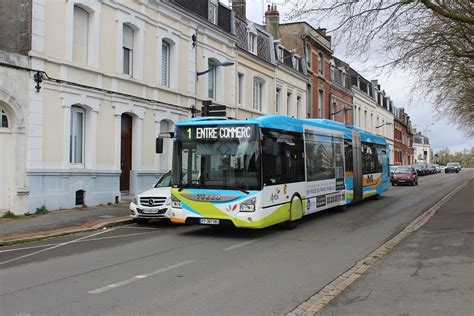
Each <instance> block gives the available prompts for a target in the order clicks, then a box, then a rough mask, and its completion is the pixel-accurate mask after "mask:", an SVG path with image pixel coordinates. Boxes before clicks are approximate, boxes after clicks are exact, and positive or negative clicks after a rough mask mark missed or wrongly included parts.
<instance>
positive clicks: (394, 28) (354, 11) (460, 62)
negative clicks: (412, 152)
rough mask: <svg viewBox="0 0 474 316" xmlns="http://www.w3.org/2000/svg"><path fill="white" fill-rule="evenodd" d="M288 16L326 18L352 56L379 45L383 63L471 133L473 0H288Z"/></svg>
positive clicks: (362, 55)
mask: <svg viewBox="0 0 474 316" xmlns="http://www.w3.org/2000/svg"><path fill="white" fill-rule="evenodd" d="M292 1H293V2H292V5H293V8H292V11H291V13H290V14H289V15H288V16H287V18H288V19H292V20H293V19H301V18H307V19H309V20H310V21H313V22H318V24H324V21H325V20H328V18H330V20H331V21H333V22H334V21H335V23H336V25H335V27H334V29H333V30H332V32H333V35H334V36H335V37H336V38H338V40H339V41H344V42H346V43H347V45H349V47H351V51H350V52H351V55H352V56H353V57H358V58H362V59H364V60H367V59H368V57H369V55H371V54H372V52H373V51H374V49H373V48H374V46H377V45H378V46H379V48H380V49H381V51H382V52H383V61H382V62H381V63H380V64H379V66H382V67H398V68H400V69H403V70H406V71H409V72H411V73H412V74H413V75H414V76H415V77H416V78H417V80H416V83H415V86H414V89H418V90H421V91H423V92H425V93H426V95H427V96H429V97H431V98H432V100H433V103H434V104H435V109H436V110H437V111H438V112H440V113H442V114H441V115H447V116H449V117H451V118H452V120H453V121H454V122H455V123H457V124H458V125H459V126H460V127H462V128H463V130H464V131H465V132H466V134H467V135H468V136H471V137H472V136H474V43H473V41H474V1H471V0H364V1H359V0H316V1H312V0H303V1H301V0H292Z"/></svg>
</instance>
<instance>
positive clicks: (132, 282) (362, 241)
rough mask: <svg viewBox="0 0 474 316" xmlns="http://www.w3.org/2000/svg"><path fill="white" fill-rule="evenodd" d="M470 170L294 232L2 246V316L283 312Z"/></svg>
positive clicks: (157, 226) (152, 232) (160, 231)
mask: <svg viewBox="0 0 474 316" xmlns="http://www.w3.org/2000/svg"><path fill="white" fill-rule="evenodd" d="M473 176H474V170H463V171H462V172H461V173H460V174H438V175H432V176H428V177H421V178H420V181H419V185H418V186H416V187H408V186H407V187H392V188H391V190H390V191H389V192H388V193H386V194H384V196H383V198H382V199H381V200H379V201H366V202H363V203H360V204H358V205H356V206H353V207H350V208H348V210H347V212H345V213H336V212H331V211H325V212H321V213H318V214H315V215H312V216H309V217H307V218H305V219H304V220H303V223H302V224H301V225H300V226H299V227H298V228H297V229H295V230H291V231H285V230H283V229H281V228H280V227H272V228H268V229H265V230H260V231H248V230H235V229H218V228H215V227H203V226H178V227H176V226H172V225H170V224H165V223H160V222H156V223H152V224H150V225H147V226H136V225H129V226H122V227H115V228H112V229H107V230H101V231H96V232H92V233H91V232H89V233H87V234H76V235H73V236H67V237H61V238H52V239H48V240H43V241H41V242H34V243H28V244H24V245H16V246H12V247H2V248H0V269H1V270H0V314H1V315H11V314H18V313H24V314H48V315H50V314H171V315H186V314H197V315H223V314H226V315H227V314H232V315H250V314H284V313H287V312H289V311H291V310H293V309H294V307H295V306H297V305H299V304H300V303H301V302H303V301H305V300H306V299H307V298H308V297H309V296H311V295H312V294H314V293H315V292H316V291H318V290H319V289H320V288H321V287H323V286H324V285H325V284H327V283H328V282H330V281H331V280H333V279H334V278H335V277H337V276H338V275H339V274H341V273H343V272H344V271H346V270H347V269H348V268H350V267H351V266H352V265H353V264H354V263H355V262H356V261H357V260H359V259H361V258H363V257H365V256H366V255H367V254H368V253H369V252H371V251H372V250H373V249H375V248H376V247H377V246H378V245H380V244H381V243H382V242H384V241H385V240H387V239H388V238H389V237H391V236H393V235H394V234H396V233H398V232H399V231H400V230H401V229H402V228H403V227H404V226H406V225H407V224H408V223H409V222H410V221H411V220H413V219H414V218H415V217H416V216H417V215H419V214H421V213H422V212H423V211H424V210H426V209H427V208H429V207H430V206H432V205H433V204H435V203H436V202H437V201H438V200H440V199H441V198H442V197H443V196H444V195H446V194H447V193H448V192H450V191H452V190H453V189H454V188H456V187H457V186H459V185H460V184H462V183H464V182H465V181H466V180H468V179H469V178H472V177H473Z"/></svg>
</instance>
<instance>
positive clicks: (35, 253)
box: [0, 228, 114, 265]
mask: <svg viewBox="0 0 474 316" xmlns="http://www.w3.org/2000/svg"><path fill="white" fill-rule="evenodd" d="M113 230H114V229H113V228H112V229H107V230H103V231H100V232H98V233H95V234H92V235H88V236H84V237H81V238H77V239H74V240H71V241H68V242H63V243H60V244H58V245H55V246H52V247H49V248H46V249H42V250H39V251H36V252H32V253H29V254H27V255H24V256H20V257H17V258H13V259H10V260H7V261H3V262H0V265H2V264H6V263H10V262H13V261H17V260H20V259H24V258H28V257H31V256H34V255H37V254H40V253H42V252H45V251H48V250H52V249H55V248H59V247H61V246H65V245H69V244H72V243H74V242H78V241H80V240H83V239H86V238H89V237H93V236H97V235H100V234H104V233H108V232H111V231H113Z"/></svg>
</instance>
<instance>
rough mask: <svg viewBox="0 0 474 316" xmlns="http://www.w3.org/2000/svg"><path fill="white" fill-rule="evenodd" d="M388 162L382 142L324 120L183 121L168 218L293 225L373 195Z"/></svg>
mask: <svg viewBox="0 0 474 316" xmlns="http://www.w3.org/2000/svg"><path fill="white" fill-rule="evenodd" d="M157 143H158V142H157ZM157 152H159V150H157ZM388 159H389V148H388V145H387V142H386V141H385V139H384V138H383V137H380V136H377V135H373V134H369V133H366V132H364V131H362V130H361V129H358V128H356V127H352V126H346V125H344V124H342V123H337V122H334V121H330V120H324V119H296V118H291V117H287V116H262V117H258V118H251V119H247V120H233V119H226V118H219V117H202V118H194V119H189V120H185V121H181V122H178V123H177V124H176V129H175V132H174V135H173V166H172V186H173V187H172V189H171V194H172V195H171V212H170V219H171V221H172V222H174V223H183V224H184V223H186V224H206V225H233V226H235V227H243V228H264V227H268V226H271V225H275V224H279V223H284V224H285V225H286V226H288V227H294V226H296V224H297V223H298V221H299V220H300V219H301V218H302V217H303V216H304V215H308V214H312V213H315V212H318V211H321V210H325V209H329V208H337V209H339V210H344V209H345V207H346V205H347V204H350V203H355V202H358V201H361V200H363V199H366V198H369V197H374V198H379V197H380V195H381V193H382V192H384V191H387V190H388V188H389V184H390V171H389V160H388Z"/></svg>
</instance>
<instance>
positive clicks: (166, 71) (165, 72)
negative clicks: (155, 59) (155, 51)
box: [161, 40, 170, 87]
mask: <svg viewBox="0 0 474 316" xmlns="http://www.w3.org/2000/svg"><path fill="white" fill-rule="evenodd" d="M169 81H170V44H169V43H168V42H167V41H165V40H163V41H162V45H161V85H163V86H167V87H168V86H169V84H170V82H169Z"/></svg>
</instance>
